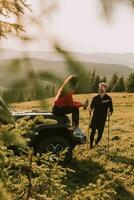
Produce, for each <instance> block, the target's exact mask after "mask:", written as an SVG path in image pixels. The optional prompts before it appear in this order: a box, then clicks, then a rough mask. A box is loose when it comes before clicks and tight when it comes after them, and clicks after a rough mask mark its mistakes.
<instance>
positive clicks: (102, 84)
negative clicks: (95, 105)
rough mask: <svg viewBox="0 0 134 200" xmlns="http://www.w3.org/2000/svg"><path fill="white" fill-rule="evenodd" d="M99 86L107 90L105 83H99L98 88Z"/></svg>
mask: <svg viewBox="0 0 134 200" xmlns="http://www.w3.org/2000/svg"><path fill="white" fill-rule="evenodd" d="M100 86H104V87H105V88H107V84H106V83H99V87H100Z"/></svg>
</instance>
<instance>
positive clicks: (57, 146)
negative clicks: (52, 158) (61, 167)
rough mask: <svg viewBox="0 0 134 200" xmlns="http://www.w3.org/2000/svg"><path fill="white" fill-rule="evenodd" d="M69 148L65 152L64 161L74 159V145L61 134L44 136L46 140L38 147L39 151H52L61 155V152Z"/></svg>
mask: <svg viewBox="0 0 134 200" xmlns="http://www.w3.org/2000/svg"><path fill="white" fill-rule="evenodd" d="M66 148H67V152H66V153H65V157H64V162H70V161H71V160H72V150H73V148H72V146H71V144H70V143H69V141H68V140H67V139H66V138H63V137H60V136H50V137H47V138H44V140H43V141H42V142H41V143H39V145H38V147H37V152H38V153H40V154H42V153H47V152H52V153H53V155H56V156H57V158H58V157H59V153H61V152H63V151H64V150H65V149H66Z"/></svg>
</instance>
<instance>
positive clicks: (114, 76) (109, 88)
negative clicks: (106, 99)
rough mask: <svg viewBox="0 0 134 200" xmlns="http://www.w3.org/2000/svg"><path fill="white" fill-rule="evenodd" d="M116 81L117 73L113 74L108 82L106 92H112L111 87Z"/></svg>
mask: <svg viewBox="0 0 134 200" xmlns="http://www.w3.org/2000/svg"><path fill="white" fill-rule="evenodd" d="M117 81H118V76H117V74H113V76H112V78H111V80H110V82H109V84H108V88H107V91H108V92H112V89H113V87H114V86H115V84H116V82H117Z"/></svg>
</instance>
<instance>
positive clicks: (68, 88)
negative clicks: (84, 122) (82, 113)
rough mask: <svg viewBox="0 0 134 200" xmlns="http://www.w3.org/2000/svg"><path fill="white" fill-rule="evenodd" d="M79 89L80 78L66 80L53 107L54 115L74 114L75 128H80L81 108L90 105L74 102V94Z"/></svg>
mask: <svg viewBox="0 0 134 200" xmlns="http://www.w3.org/2000/svg"><path fill="white" fill-rule="evenodd" d="M77 87H78V77H77V76H74V75H71V76H69V77H67V78H66V79H65V81H64V82H63V84H62V86H61V87H60V89H59V91H58V93H57V95H56V97H55V100H54V106H53V109H52V111H53V113H54V114H55V115H64V114H69V113H72V126H73V128H75V129H76V128H78V127H79V108H80V107H83V108H84V109H86V108H87V106H88V103H87V102H86V103H84V104H83V103H80V102H77V101H74V100H73V94H74V92H75V91H76V89H77Z"/></svg>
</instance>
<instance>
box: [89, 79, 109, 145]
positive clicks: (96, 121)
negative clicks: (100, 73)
mask: <svg viewBox="0 0 134 200" xmlns="http://www.w3.org/2000/svg"><path fill="white" fill-rule="evenodd" d="M106 88H107V86H106V84H105V83H100V84H99V89H98V91H99V94H98V95H96V96H95V97H93V99H92V102H91V105H90V109H89V114H90V115H91V114H92V112H93V116H92V119H91V124H90V128H91V133H90V148H91V149H92V148H93V143H94V136H95V132H96V130H97V131H98V136H97V139H96V140H95V145H98V143H99V142H100V140H101V138H102V134H103V131H104V127H105V122H106V118H107V114H108V115H109V116H110V115H111V114H112V113H113V104H112V99H111V97H110V96H109V95H107V94H106Z"/></svg>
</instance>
